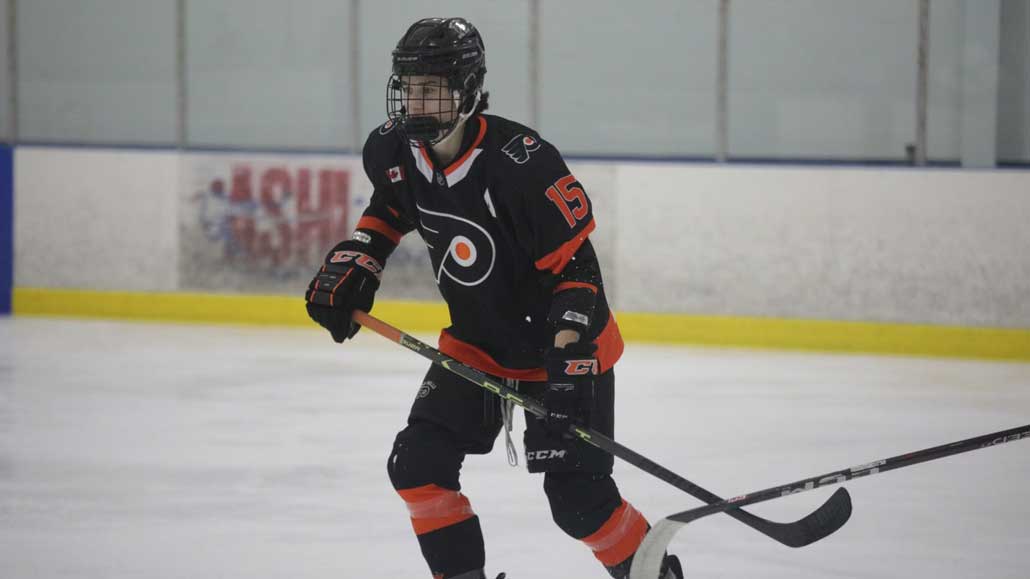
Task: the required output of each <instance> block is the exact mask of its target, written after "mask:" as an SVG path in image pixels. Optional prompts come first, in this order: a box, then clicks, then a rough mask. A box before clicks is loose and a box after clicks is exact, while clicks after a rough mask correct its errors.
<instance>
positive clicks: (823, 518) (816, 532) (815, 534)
mask: <svg viewBox="0 0 1030 579" xmlns="http://www.w3.org/2000/svg"><path fill="white" fill-rule="evenodd" d="M849 519H851V494H850V493H848V489H846V488H844V487H840V488H838V489H837V490H836V491H835V492H834V493H833V495H831V496H830V498H829V499H828V500H827V501H826V502H825V503H823V504H822V505H821V506H820V507H819V508H818V509H816V510H815V511H813V512H812V513H810V514H809V515H808V516H807V517H805V518H803V519H801V520H800V521H797V522H795V523H787V524H784V523H779V524H780V525H783V527H785V528H784V532H783V534H782V536H781V538H782V539H783V540H782V541H780V542H781V543H783V544H784V545H787V546H788V547H793V548H795V549H797V548H799V547H804V546H806V545H811V544H812V543H815V542H816V541H819V540H821V539H824V538H826V537H828V536H830V535H832V534H833V533H835V532H837V530H838V529H840V528H841V527H843V526H844V524H845V523H847V522H848V520H849ZM787 527H789V529H787Z"/></svg>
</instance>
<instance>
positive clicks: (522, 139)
mask: <svg viewBox="0 0 1030 579" xmlns="http://www.w3.org/2000/svg"><path fill="white" fill-rule="evenodd" d="M539 148H540V141H539V140H537V139H536V138H535V137H531V136H529V135H521V134H520V135H515V136H514V137H512V139H511V140H510V141H508V142H507V144H505V145H504V146H503V147H501V151H504V154H505V155H508V156H509V157H511V160H512V161H515V163H516V164H518V165H524V164H526V162H527V161H529V154H530V153H532V152H533V151H535V150H537V149H539Z"/></svg>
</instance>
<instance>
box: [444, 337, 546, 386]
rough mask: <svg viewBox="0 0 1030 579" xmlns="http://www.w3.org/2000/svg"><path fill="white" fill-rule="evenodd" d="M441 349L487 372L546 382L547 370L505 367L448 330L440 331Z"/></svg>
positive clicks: (494, 374)
mask: <svg viewBox="0 0 1030 579" xmlns="http://www.w3.org/2000/svg"><path fill="white" fill-rule="evenodd" d="M439 349H440V351H441V352H443V353H444V354H447V355H448V356H450V357H451V358H454V359H455V360H457V361H459V362H461V363H462V364H465V365H466V366H472V367H473V368H475V369H476V370H479V371H481V372H486V373H487V374H491V375H493V376H500V377H502V378H511V379H513V380H526V381H527V382H544V381H546V380H547V372H545V371H544V369H543V368H522V369H514V368H505V367H504V366H501V365H500V364H498V363H497V360H494V359H493V357H492V356H490V354H487V353H486V352H484V351H483V350H481V349H480V348H477V347H476V346H473V345H472V344H469V343H468V342H463V341H461V340H459V339H458V338H455V337H454V336H452V335H451V334H450V333H448V332H447V330H444V331H442V332H440V343H439Z"/></svg>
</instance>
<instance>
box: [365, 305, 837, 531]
mask: <svg viewBox="0 0 1030 579" xmlns="http://www.w3.org/2000/svg"><path fill="white" fill-rule="evenodd" d="M353 319H354V321H356V322H357V323H359V324H361V325H362V326H364V327H367V328H368V329H370V330H372V331H374V332H376V333H377V334H379V335H381V336H383V337H385V338H387V339H389V340H391V341H393V342H396V343H398V344H400V345H402V346H404V347H405V348H408V349H409V350H411V351H413V352H415V353H417V354H419V355H421V356H422V357H424V358H427V359H429V360H430V361H432V362H433V363H434V364H437V365H439V366H442V367H443V368H445V369H447V370H449V371H451V372H453V373H455V374H457V375H459V376H461V377H463V378H465V379H466V380H469V381H470V382H473V383H475V384H477V385H479V386H480V387H482V388H485V389H486V390H489V391H490V392H493V393H494V394H496V395H497V396H499V397H500V398H501V399H502V400H510V401H512V402H514V403H515V404H517V405H519V406H521V407H522V408H524V409H525V410H527V411H528V412H530V413H531V414H533V415H535V416H541V417H543V416H546V415H547V409H546V408H545V407H544V406H543V405H542V404H541V403H540V402H538V401H537V400H535V399H533V398H530V397H527V396H521V395H520V394H519V393H518V392H517V391H516V390H514V389H513V388H510V387H508V386H506V385H504V384H502V383H500V382H498V381H496V380H494V379H492V378H491V377H490V376H488V375H487V374H485V373H483V372H481V371H479V370H476V369H475V368H472V367H470V366H467V365H465V364H462V363H461V362H459V361H457V360H454V359H453V358H450V357H449V356H447V355H446V354H444V353H442V352H440V351H439V350H437V349H436V348H433V347H432V346H429V345H427V344H425V343H423V342H421V341H419V340H418V339H416V338H413V337H411V336H409V335H408V334H405V333H404V332H402V331H401V330H398V329H397V328H395V327H393V326H391V325H390V324H387V323H386V322H383V321H382V320H379V319H376V318H374V317H372V316H370V315H369V314H367V313H365V312H362V311H360V310H355V312H354V315H353ZM569 432H570V434H573V435H575V436H577V437H579V438H580V439H582V440H584V441H585V442H587V443H589V444H592V445H594V446H596V447H598V448H600V449H602V450H604V451H606V452H608V453H610V454H611V455H613V456H615V457H618V458H620V459H622V460H624V461H626V462H628V463H630V464H632V465H633V466H635V467H637V468H639V469H641V470H643V471H644V472H647V473H649V474H651V475H653V476H655V477H657V478H659V479H661V480H663V481H665V482H667V483H669V484H671V485H672V486H674V487H676V488H678V489H680V490H682V491H684V492H686V493H688V494H690V495H691V496H693V497H695V498H697V499H700V500H702V501H704V502H705V503H708V504H720V503H721V502H722V501H723V499H722V498H721V497H719V496H718V495H716V494H714V493H712V492H711V491H708V490H706V489H704V488H702V487H700V486H698V485H696V484H694V483H692V482H690V481H689V480H687V479H685V478H683V477H681V476H680V475H678V474H676V473H674V472H672V471H671V470H669V469H667V468H665V467H663V466H662V465H660V464H658V463H656V462H654V461H653V460H651V459H649V458H647V457H645V456H643V455H641V454H639V453H637V452H635V451H633V450H631V449H629V448H627V447H625V446H623V445H621V444H619V443H618V442H615V441H614V440H612V439H611V438H609V437H607V436H605V435H604V434H602V433H600V432H597V431H596V430H593V429H590V428H584V427H580V426H575V425H574V426H571V427H570V428H569ZM842 494H843V495H845V496H840V497H836V499H835V500H834V502H830V501H828V502H827V504H824V505H823V506H822V507H820V511H817V513H816V514H821V512H827V513H828V512H834V513H835V515H836V516H835V517H834V519H835V520H827V521H820V523H818V524H817V523H815V522H814V521H813V517H812V516H811V515H810V516H809V517H806V518H805V519H802V520H801V521H797V522H795V523H777V522H773V521H769V520H766V519H763V518H761V517H758V516H755V515H753V514H751V513H749V512H747V511H744V510H742V509H733V510H728V511H727V514H728V515H729V516H731V517H733V518H735V519H737V520H739V521H741V522H742V523H744V524H746V525H748V526H750V527H752V528H754V529H755V530H757V531H759V532H761V533H763V534H765V535H766V536H768V537H770V538H772V539H774V540H776V541H778V542H780V543H783V544H785V545H788V546H790V547H801V546H804V545H807V544H809V543H812V542H814V541H817V540H819V539H821V538H823V537H825V536H826V535H828V534H830V533H832V532H834V531H836V530H837V529H838V528H840V526H842V525H843V524H844V523H845V522H846V521H847V518H848V517H849V516H850V514H851V510H850V507H851V503H850V500H849V499H848V497H847V496H846V493H842ZM815 519H819V517H815Z"/></svg>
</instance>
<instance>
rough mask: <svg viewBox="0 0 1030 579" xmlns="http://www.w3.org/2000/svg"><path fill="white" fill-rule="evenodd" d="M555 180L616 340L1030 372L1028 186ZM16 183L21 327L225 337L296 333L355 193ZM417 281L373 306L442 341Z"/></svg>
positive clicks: (936, 172) (75, 165)
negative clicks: (234, 302)
mask: <svg viewBox="0 0 1030 579" xmlns="http://www.w3.org/2000/svg"><path fill="white" fill-rule="evenodd" d="M570 166H571V167H572V169H573V172H574V173H575V174H576V175H577V176H578V178H579V179H580V181H581V182H582V183H583V184H584V185H585V186H586V188H587V190H588V192H590V194H591V195H592V198H593V201H594V203H595V207H596V216H597V220H598V226H599V228H598V231H597V233H596V234H595V236H594V237H595V243H596V244H597V245H598V249H599V252H600V253H601V255H602V266H603V268H604V270H605V276H606V285H607V287H608V288H609V291H610V293H611V295H612V303H613V305H614V307H615V309H616V311H617V313H618V315H619V318H620V322H622V325H623V326H624V327H625V330H626V332H625V333H626V334H627V337H629V338H640V339H648V340H663V341H665V340H671V341H688V342H696V343H712V344H730V345H745V346H769V347H803V348H823V349H846V350H861V351H892V352H898V353H929V354H935V353H937V354H944V355H948V354H956V355H978V356H979V355H987V356H994V357H1017V358H1020V357H1023V358H1030V299H1027V296H1030V228H1028V227H1027V224H1028V223H1030V194H1028V192H1030V173H1027V172H1025V171H1016V170H1011V171H1005V170H996V171H970V170H957V169H910V168H891V167H870V168H864V167H862V168H859V167H820V166H807V167H798V166H758V165H711V164H684V163H656V162H651V163H647V162H623V163H610V162H606V163H602V162H585V161H584V162H575V161H574V162H571V163H570ZM14 167H15V170H14V174H15V180H14V199H15V203H14V204H15V220H14V257H15V260H14V263H15V267H14V288H15V289H14V310H15V313H20V314H60V315H114V316H127V317H143V318H148V317H149V318H160V319H181V320H191V319H193V320H201V321H232V322H240V321H248V320H247V319H246V316H243V317H241V316H240V315H239V313H238V312H236V313H232V312H231V311H232V310H235V309H236V308H234V307H229V306H227V305H226V304H227V303H228V302H227V301H226V300H231V299H233V296H238V295H240V294H247V296H248V297H247V298H246V299H247V300H248V301H247V303H248V304H250V306H248V307H253V308H256V309H262V311H261V313H256V312H255V313H254V314H253V315H252V316H251V319H252V320H253V321H260V322H261V323H295V324H307V323H308V322H307V320H306V316H305V315H304V312H303V308H302V307H301V306H300V304H299V301H297V299H298V298H299V296H300V295H301V293H302V292H303V289H304V288H305V287H306V284H307V281H308V279H309V278H310V275H311V272H312V271H313V270H314V268H315V267H316V266H317V265H318V263H319V262H320V260H321V256H322V254H323V253H324V251H325V250H326V248H327V247H328V246H329V245H331V244H332V241H333V240H335V239H340V238H343V237H344V236H346V235H347V234H348V232H349V231H350V228H351V227H353V224H354V222H356V219H357V217H358V216H359V215H360V211H361V208H362V207H363V206H364V204H365V203H366V202H367V197H368V195H369V193H370V190H369V186H368V182H367V179H366V178H365V176H364V174H363V171H362V169H361V163H360V160H359V159H357V158H354V157H346V156H314V155H298V154H289V155H271V154H261V155H255V154H246V153H182V152H177V151H148V150H118V149H110V150H97V149H79V148H60V147H18V148H17V149H16V150H15V156H14ZM215 181H220V182H221V183H222V184H223V185H224V187H225V188H226V190H225V192H224V193H222V194H220V195H216V194H213V193H211V191H209V189H211V188H215V186H214V185H213V184H214V183H215ZM219 212H220V213H219ZM426 261H427V260H426V259H425V250H424V248H423V247H422V246H421V242H420V240H419V239H418V238H417V236H408V238H406V239H405V241H404V242H403V244H402V247H401V248H400V249H398V251H397V253H396V254H395V255H394V256H393V257H391V260H390V263H389V264H388V265H387V275H386V277H385V278H384V285H383V289H382V290H381V293H380V296H379V297H380V299H379V301H377V309H378V310H379V311H381V312H393V313H394V315H399V316H401V318H402V319H400V320H395V321H396V322H397V323H399V324H402V323H404V322H408V323H410V324H414V325H415V326H417V327H416V328H415V329H433V327H435V328H439V327H440V326H441V325H443V324H445V323H446V313H445V312H444V311H443V310H442V307H441V306H440V304H439V299H438V294H437V293H436V290H435V286H434V283H433V279H432V275H431V273H430V272H429V270H428V266H427V265H426ZM258 298H261V299H267V300H271V301H267V302H264V303H263V304H262V303H257V302H255V301H254V300H255V299H258ZM240 299H244V298H240ZM119 304H122V305H119ZM148 304H149V305H148ZM273 304H274V305H273ZM158 310H160V312H161V313H158ZM219 311H224V315H219ZM148 312H149V314H148ZM200 312H204V313H203V314H201V313H200ZM275 312H280V313H275ZM799 324H800V325H799ZM888 329H892V330H890V331H888ZM948 332H951V334H949V335H948V336H947V337H945V336H944V335H945V334H946V333H948ZM902 334H904V335H906V336H907V337H905V338H903V339H900V341H898V342H897V343H895V342H892V340H893V339H895V338H897V337H898V336H900V335H902ZM862 336H866V338H863V337H862ZM868 340H873V342H877V341H878V342H877V343H880V344H881V345H880V346H876V345H875V344H872V343H870V342H868ZM920 341H922V342H925V343H930V342H936V343H937V344H938V347H937V348H936V349H935V348H929V349H927V348H926V347H924V348H922V349H920V347H918V344H916V342H920ZM942 341H944V342H949V343H950V344H951V345H950V346H948V347H943V346H941V343H942ZM974 342H975V343H974ZM892 344H893V345H892ZM991 344H994V346H991ZM992 348H993V350H992ZM995 350H997V351H998V352H1005V353H1004V354H997V353H995V354H996V355H995V354H992V353H991V352H993V351H995Z"/></svg>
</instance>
